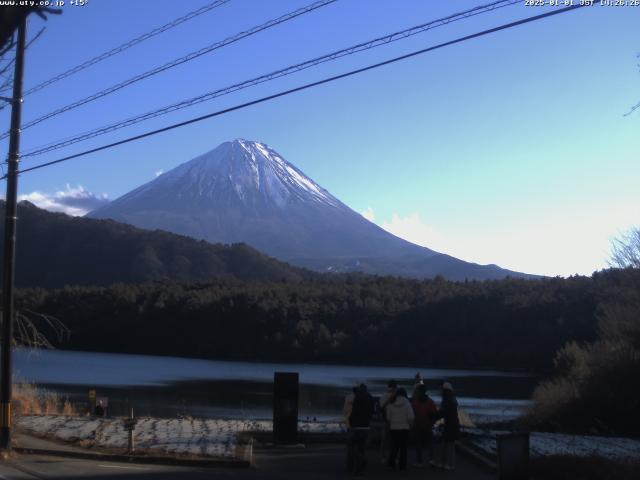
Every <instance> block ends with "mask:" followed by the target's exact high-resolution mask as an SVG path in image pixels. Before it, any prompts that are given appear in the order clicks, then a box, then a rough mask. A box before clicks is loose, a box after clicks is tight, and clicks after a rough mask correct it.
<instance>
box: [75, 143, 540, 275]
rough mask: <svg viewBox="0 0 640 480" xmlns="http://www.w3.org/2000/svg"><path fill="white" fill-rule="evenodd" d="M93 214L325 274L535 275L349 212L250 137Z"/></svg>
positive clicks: (133, 192) (203, 156)
mask: <svg viewBox="0 0 640 480" xmlns="http://www.w3.org/2000/svg"><path fill="white" fill-rule="evenodd" d="M88 216H89V217H91V218H111V219H114V220H117V221H120V222H125V223H129V224H132V225H136V226H138V227H140V228H147V229H162V230H167V231H171V232H175V233H179V234H182V235H188V236H190V237H194V238H197V239H204V240H207V241H210V242H214V243H235V242H246V243H247V244H249V245H252V246H253V247H255V248H256V249H258V250H260V251H262V252H265V253H266V254H268V255H271V256H274V257H276V258H279V259H281V260H284V261H287V262H289V263H292V264H295V265H298V266H303V267H308V268H312V269H314V270H317V271H321V272H348V271H362V272H365V273H376V274H388V275H402V276H407V277H414V278H430V277H435V276H436V275H442V276H444V277H445V278H448V279H452V280H464V279H466V278H468V279H497V278H504V277H506V276H513V277H532V278H533V276H530V275H527V274H523V273H519V272H514V271H510V270H505V269H502V268H500V267H498V266H496V265H478V264H475V263H470V262H464V261H462V260H459V259H456V258H454V257H451V256H449V255H444V254H441V253H438V252H435V251H433V250H430V249H429V248H425V247H420V246H418V245H414V244H412V243H410V242H407V241H405V240H403V239H401V238H398V237H396V236H394V235H392V234H390V233H389V232H387V231H385V230H383V229H382V228H380V227H378V226H377V225H375V224H373V223H371V222H369V221H368V220H366V219H365V218H364V217H363V216H362V215H360V214H358V213H357V212H354V211H353V210H351V209H350V208H349V207H347V206H346V205H345V204H343V203H342V202H341V201H340V200H338V199H337V198H335V197H334V196H333V195H331V194H330V193H329V192H328V191H327V190H325V189H324V188H322V187H321V186H320V185H318V184H317V183H316V182H314V181H313V180H312V179H310V178H309V177H307V176H306V175H305V174H304V173H303V172H302V171H300V170H299V169H298V168H297V167H295V166H294V165H293V164H292V163H290V162H288V161H286V160H285V159H284V158H283V157H282V156H281V155H280V154H278V153H277V152H276V151H275V150H273V149H272V148H270V147H269V146H267V145H266V144H264V143H260V142H253V141H247V140H244V139H236V140H234V141H232V142H225V143H223V144H221V145H219V146H218V147H217V148H215V149H214V150H212V151H210V152H208V153H205V154H203V155H201V156H199V157H197V158H194V159H193V160H191V161H189V162H186V163H183V164H182V165H180V166H178V167H176V168H174V169H173V170H170V171H169V172H166V173H164V174H162V175H161V176H159V177H158V178H156V179H155V180H153V181H151V182H149V183H147V184H145V185H142V186H140V187H138V188H136V189H134V190H132V191H131V192H129V193H127V194H125V195H124V196H122V197H120V198H118V199H116V200H115V201H113V202H111V203H109V204H107V205H105V206H103V207H101V208H99V209H97V210H94V211H93V212H90V213H89V214H88Z"/></svg>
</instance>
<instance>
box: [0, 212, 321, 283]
mask: <svg viewBox="0 0 640 480" xmlns="http://www.w3.org/2000/svg"><path fill="white" fill-rule="evenodd" d="M0 215H4V202H2V201H0ZM18 216H19V223H18V234H17V247H16V255H17V259H16V285H17V286H18V287H47V288H51V287H62V286H64V285H110V284H112V283H116V282H126V283H136V282H145V281H149V280H160V279H167V278H170V279H173V280H178V281H201V280H209V279H211V278H215V277H234V278H239V279H258V280H280V279H282V278H286V279H289V280H295V279H301V278H304V277H306V276H309V275H311V273H309V272H306V271H304V270H302V269H299V268H295V267H291V266H289V265H287V264H286V263H284V262H280V261H278V260H275V259H273V258H271V257H268V256H266V255H264V254H262V253H260V252H258V251H257V250H255V249H253V248H251V247H249V246H247V245H244V244H236V245H220V244H218V245H213V244H210V243H207V242H204V241H197V240H194V239H192V238H188V237H183V236H180V235H176V234H173V233H167V232H163V231H160V230H156V231H150V230H142V229H139V228H135V227H132V226H130V225H125V224H122V223H118V222H114V221H112V220H95V219H89V218H80V217H70V216H68V215H64V214H62V213H52V212H47V211H45V210H41V209H39V208H37V207H36V206H34V205H32V204H30V203H28V202H21V203H20V205H19V207H18ZM3 231H4V224H3V223H1V222H0V248H2V244H3V241H4V237H3V235H2V232H3Z"/></svg>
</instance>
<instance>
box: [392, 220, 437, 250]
mask: <svg viewBox="0 0 640 480" xmlns="http://www.w3.org/2000/svg"><path fill="white" fill-rule="evenodd" d="M380 226H381V227H382V228H384V229H385V230H386V231H387V232H389V233H393V234H394V235H395V236H396V237H400V238H404V239H405V240H408V241H410V242H411V243H415V244H416V245H421V246H423V247H428V248H431V249H435V247H434V245H436V244H441V243H442V240H443V238H442V235H440V234H438V233H437V232H436V231H435V230H434V228H433V227H432V226H431V225H428V224H427V223H425V222H424V221H423V220H422V219H421V218H420V215H419V214H418V213H412V214H410V215H408V216H406V217H401V216H400V215H398V214H397V213H393V214H391V220H390V221H388V222H384V223H382V225H380Z"/></svg>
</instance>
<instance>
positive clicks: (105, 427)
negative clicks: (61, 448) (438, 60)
mask: <svg viewBox="0 0 640 480" xmlns="http://www.w3.org/2000/svg"><path fill="white" fill-rule="evenodd" d="M16 424H17V426H18V427H21V428H22V429H24V430H26V431H29V432H31V433H34V434H36V435H39V436H46V437H48V438H52V439H57V440H63V441H66V442H73V443H77V444H79V445H81V446H84V447H101V448H108V449H123V448H127V439H128V432H127V431H126V430H125V429H124V427H123V421H122V419H121V418H96V417H68V416H62V415H61V416H53V415H49V416H47V415H29V416H24V417H19V418H18V419H17V420H16ZM299 430H300V432H310V433H338V432H342V431H344V427H343V425H342V424H340V423H326V422H300V423H299ZM248 431H262V432H270V431H272V422H270V421H253V420H247V421H245V420H220V419H218V420H214V419H192V418H179V419H178V418H176V419H164V418H163V419H160V418H139V419H138V423H137V425H136V428H135V437H134V438H135V445H136V449H138V450H147V451H156V452H159V453H160V452H161V453H163V454H179V455H199V456H207V457H222V458H233V457H235V454H236V447H237V445H238V440H239V437H240V436H241V434H242V433H243V432H248Z"/></svg>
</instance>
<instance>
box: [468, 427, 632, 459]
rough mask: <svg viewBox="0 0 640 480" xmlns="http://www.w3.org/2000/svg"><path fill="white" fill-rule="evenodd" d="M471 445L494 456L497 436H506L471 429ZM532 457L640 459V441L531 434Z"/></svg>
mask: <svg viewBox="0 0 640 480" xmlns="http://www.w3.org/2000/svg"><path fill="white" fill-rule="evenodd" d="M469 433H470V434H471V442H472V443H473V444H474V445H475V446H476V447H478V448H480V449H481V450H482V451H484V452H485V453H488V454H489V455H492V456H495V455H496V449H497V443H496V435H497V434H501V433H507V432H500V431H487V430H479V429H469ZM529 445H530V452H531V456H533V457H544V456H548V455H572V456H577V457H593V456H595V457H602V458H607V459H611V460H620V459H627V458H629V459H640V439H633V438H618V437H596V436H589V435H565V434H561V433H542V432H532V433H531V436H530V440H529Z"/></svg>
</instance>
